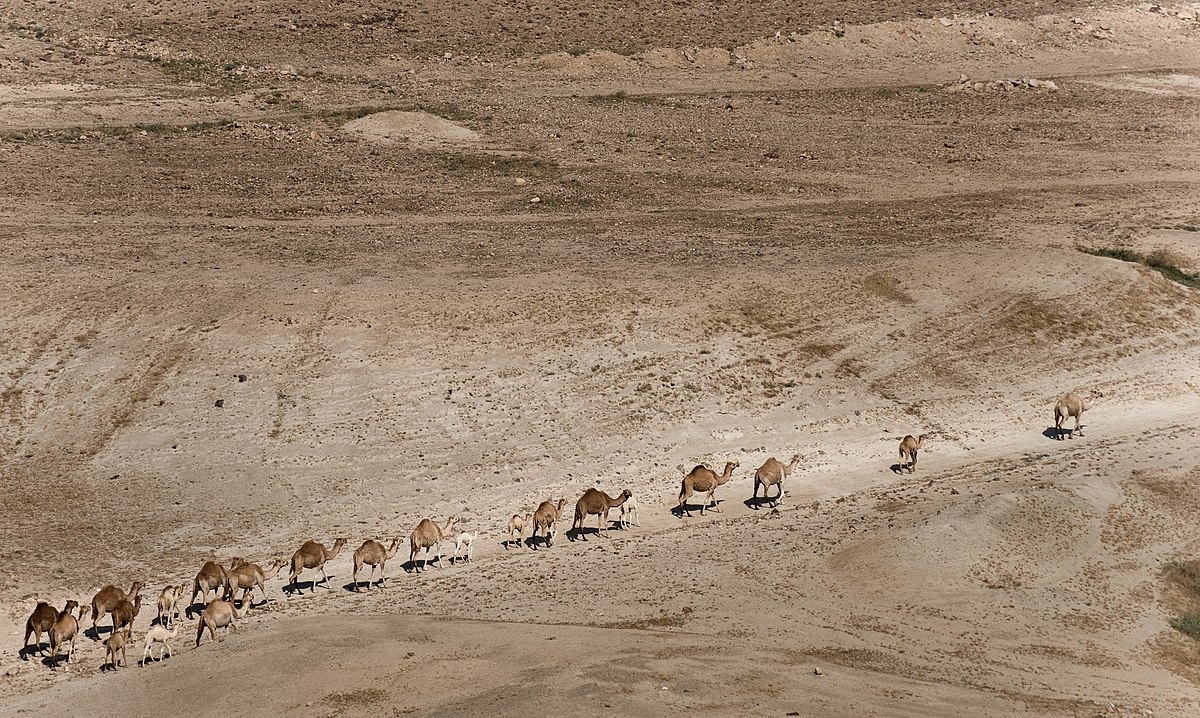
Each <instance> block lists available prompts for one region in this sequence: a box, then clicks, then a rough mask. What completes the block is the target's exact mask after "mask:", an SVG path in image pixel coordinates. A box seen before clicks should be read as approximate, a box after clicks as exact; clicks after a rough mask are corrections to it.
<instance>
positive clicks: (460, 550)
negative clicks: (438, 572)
mask: <svg viewBox="0 0 1200 718" xmlns="http://www.w3.org/2000/svg"><path fill="white" fill-rule="evenodd" d="M478 538H479V532H478V531H474V532H471V531H460V532H459V533H458V535H457V536H455V537H454V555H453V556H451V557H450V563H458V558H459V556H462V557H463V558H464V559H465V560H466V562H467V563H470V562H471V551H472V550H473V549H474V548H475V540H476V539H478ZM464 549H465V550H464Z"/></svg>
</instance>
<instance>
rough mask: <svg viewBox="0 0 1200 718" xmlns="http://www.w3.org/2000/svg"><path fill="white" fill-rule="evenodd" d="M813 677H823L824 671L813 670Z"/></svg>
mask: <svg viewBox="0 0 1200 718" xmlns="http://www.w3.org/2000/svg"><path fill="white" fill-rule="evenodd" d="M813 675H814V676H823V675H825V671H823V670H821V669H820V668H814V669H813Z"/></svg>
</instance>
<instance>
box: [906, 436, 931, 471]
mask: <svg viewBox="0 0 1200 718" xmlns="http://www.w3.org/2000/svg"><path fill="white" fill-rule="evenodd" d="M928 438H929V436H928V435H927V434H921V435H920V436H918V437H913V435H912V434H909V435H908V436H905V437H904V438H903V439H901V440H900V471H904V467H905V466H907V467H908V473H910V474H911V473H912V472H914V471H916V470H917V451H918V450H919V449H920V448H921V447H922V446H924V445H925V440H926V439H928Z"/></svg>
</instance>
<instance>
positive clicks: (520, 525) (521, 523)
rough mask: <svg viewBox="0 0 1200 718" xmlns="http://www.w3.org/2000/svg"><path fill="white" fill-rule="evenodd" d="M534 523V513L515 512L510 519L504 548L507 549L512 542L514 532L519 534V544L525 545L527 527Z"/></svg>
mask: <svg viewBox="0 0 1200 718" xmlns="http://www.w3.org/2000/svg"><path fill="white" fill-rule="evenodd" d="M532 523H533V514H528V513H527V514H525V515H524V516H521V514H513V516H512V518H511V519H509V520H508V540H507V541H505V542H504V550H505V551H507V550H508V545H509V544H510V543H512V540H513V533H516V534H517V545H518V546H523V545H524V544H525V527H526V526H530V525H531V524H532Z"/></svg>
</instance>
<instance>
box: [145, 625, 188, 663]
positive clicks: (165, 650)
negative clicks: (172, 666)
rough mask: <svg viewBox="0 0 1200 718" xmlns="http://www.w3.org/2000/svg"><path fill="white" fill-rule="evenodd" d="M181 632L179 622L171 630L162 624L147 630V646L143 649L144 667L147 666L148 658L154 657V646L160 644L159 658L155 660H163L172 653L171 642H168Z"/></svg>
mask: <svg viewBox="0 0 1200 718" xmlns="http://www.w3.org/2000/svg"><path fill="white" fill-rule="evenodd" d="M178 633H179V624H178V623H176V624H175V625H174V626H173V627H172V628H171V630H170V631H168V630H167V629H166V628H164V627H163V626H162V625H158V626H151V627H150V630H149V631H146V647H145V649H144V650H143V651H142V667H145V666H146V659H147V658H153V657H154V655H153V653H154V652H153V650H152V648H153V646H155V645H156V644H157V645H160V646H161V648H159V649H158V658H156V659H155V660H158V661H161V660H162V659H163V657H164V656H169V655H171V644H170V643H168V641H170V640H171V639H172V638H174V637H175V636H176V635H177V634H178Z"/></svg>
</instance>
